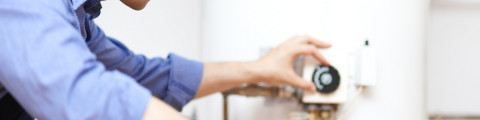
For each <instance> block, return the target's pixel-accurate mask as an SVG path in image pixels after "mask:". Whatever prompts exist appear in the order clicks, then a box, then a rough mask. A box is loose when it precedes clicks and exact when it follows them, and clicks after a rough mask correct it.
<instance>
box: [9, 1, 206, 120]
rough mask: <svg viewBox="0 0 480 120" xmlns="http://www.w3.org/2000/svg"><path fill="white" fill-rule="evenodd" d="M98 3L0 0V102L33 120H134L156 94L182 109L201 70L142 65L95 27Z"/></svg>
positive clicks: (188, 64)
mask: <svg viewBox="0 0 480 120" xmlns="http://www.w3.org/2000/svg"><path fill="white" fill-rule="evenodd" d="M100 8H101V6H100V3H99V0H88V1H86V0H0V83H1V84H0V97H1V96H3V95H5V94H6V92H9V93H10V94H12V96H13V97H14V98H15V99H17V101H18V102H19V103H20V104H21V106H22V107H24V108H25V110H26V111H27V112H28V113H29V114H30V115H32V116H33V117H36V118H39V119H63V120H65V119H129V120H133V119H140V118H141V117H142V115H143V113H144V110H145V108H146V106H147V104H148V101H149V97H150V96H151V95H154V96H156V97H158V98H160V99H162V100H163V101H164V102H166V103H168V104H169V105H171V106H172V107H174V108H176V109H177V110H180V109H181V108H182V107H183V105H185V104H186V103H187V102H188V101H189V100H191V99H193V97H194V96H195V94H196V91H197V89H198V85H199V84H200V81H201V78H202V74H203V64H202V63H200V62H196V61H192V60H188V59H185V58H182V57H180V56H177V55H175V54H170V55H169V57H168V58H166V59H163V58H153V59H147V58H146V57H145V56H143V55H135V54H134V53H133V52H131V51H130V50H129V49H128V48H127V47H126V46H125V45H123V44H122V43H121V42H119V41H117V40H115V39H113V38H110V37H107V36H105V33H104V32H103V31H102V30H101V29H100V28H99V27H98V26H97V25H96V24H95V23H94V21H93V20H92V19H93V18H95V17H97V16H98V15H99V14H100Z"/></svg>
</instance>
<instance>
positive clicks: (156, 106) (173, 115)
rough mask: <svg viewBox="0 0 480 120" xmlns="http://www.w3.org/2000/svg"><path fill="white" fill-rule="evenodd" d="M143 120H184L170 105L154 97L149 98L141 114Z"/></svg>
mask: <svg viewBox="0 0 480 120" xmlns="http://www.w3.org/2000/svg"><path fill="white" fill-rule="evenodd" d="M142 119H143V120H186V119H187V118H185V117H184V116H182V115H181V114H180V113H179V112H177V111H176V110H175V109H173V108H172V107H170V105H168V104H166V103H164V102H163V101H161V100H159V99H158V98H156V97H150V101H149V102H148V106H147V108H146V109H145V113H144V114H143V118H142Z"/></svg>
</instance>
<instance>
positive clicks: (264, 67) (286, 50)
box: [195, 36, 331, 98]
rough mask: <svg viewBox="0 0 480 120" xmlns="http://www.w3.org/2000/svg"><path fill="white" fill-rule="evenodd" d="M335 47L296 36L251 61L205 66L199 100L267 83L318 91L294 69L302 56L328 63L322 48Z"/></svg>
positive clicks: (313, 39)
mask: <svg viewBox="0 0 480 120" xmlns="http://www.w3.org/2000/svg"><path fill="white" fill-rule="evenodd" d="M330 46H331V45H330V44H328V43H324V42H321V41H319V40H317V39H315V38H312V37H309V36H301V37H298V36H297V37H293V38H291V39H290V40H288V41H286V42H284V43H282V44H281V45H279V46H277V47H276V48H274V49H273V50H272V51H270V52H269V53H267V55H265V56H264V57H262V58H261V59H259V60H256V61H251V62H222V63H205V65H204V72H203V77H202V82H201V84H200V87H199V89H198V91H197V94H196V96H195V98H199V97H202V96H205V95H209V94H212V93H215V92H220V91H225V90H228V89H232V88H233V87H236V86H239V85H241V84H244V83H258V82H263V83H267V84H271V85H278V84H290V85H293V86H294V87H297V88H301V89H304V90H306V91H315V86H314V85H313V83H312V82H308V81H305V80H303V79H302V78H301V77H299V76H298V75H297V74H295V72H294V70H293V62H294V60H295V58H296V57H298V56H299V55H302V54H303V55H312V56H314V57H315V58H316V59H317V60H319V61H320V62H321V63H322V64H325V65H329V63H328V61H327V60H326V59H325V58H324V57H323V56H322V55H321V54H320V53H318V51H317V49H318V48H329V47H330Z"/></svg>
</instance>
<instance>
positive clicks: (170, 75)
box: [87, 21, 203, 111]
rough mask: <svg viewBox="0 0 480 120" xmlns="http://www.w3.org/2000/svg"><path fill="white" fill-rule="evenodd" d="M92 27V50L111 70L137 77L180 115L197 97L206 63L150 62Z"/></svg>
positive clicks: (174, 58) (181, 60) (171, 59)
mask: <svg viewBox="0 0 480 120" xmlns="http://www.w3.org/2000/svg"><path fill="white" fill-rule="evenodd" d="M88 24H89V25H88V26H89V28H90V29H89V33H90V34H89V36H90V39H89V40H88V42H87V43H88V46H89V48H90V49H91V51H92V52H93V53H95V54H96V56H97V59H98V60H99V61H101V62H102V63H103V64H104V65H105V66H106V67H107V69H109V70H114V69H115V70H119V71H121V72H123V73H125V74H127V75H129V76H131V77H133V78H134V79H135V80H137V82H139V83H140V84H141V85H143V86H145V87H146V88H148V89H149V90H150V91H151V92H152V94H153V95H154V96H156V97H158V98H160V99H162V100H163V101H164V102H166V103H167V104H169V105H170V106H172V107H173V108H175V109H176V110H178V111H181V109H182V107H183V106H184V105H185V104H186V103H187V102H188V101H190V100H192V99H193V98H194V97H195V95H196V92H197V89H198V86H199V84H200V81H201V80H202V76H203V63H201V62H197V61H194V60H189V59H185V58H183V57H180V56H178V55H176V54H170V55H169V56H168V57H167V58H166V59H163V58H152V59H147V58H146V57H145V56H144V55H136V54H134V53H133V52H132V51H130V50H129V49H128V48H127V47H126V46H125V45H124V44H122V43H121V42H119V41H118V40H115V39H113V38H110V37H106V36H105V34H104V32H103V31H102V30H101V29H100V28H99V27H98V26H96V25H95V23H94V22H93V21H90V22H89V23H88Z"/></svg>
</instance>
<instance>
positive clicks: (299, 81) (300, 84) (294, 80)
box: [286, 73, 315, 92]
mask: <svg viewBox="0 0 480 120" xmlns="http://www.w3.org/2000/svg"><path fill="white" fill-rule="evenodd" d="M290 76H291V77H289V78H290V79H289V80H287V81H286V82H287V84H290V85H292V86H294V87H296V88H300V89H302V90H305V91H310V92H315V84H313V83H312V82H310V81H306V80H304V79H303V78H301V77H299V76H298V75H296V74H294V73H293V75H290Z"/></svg>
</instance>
